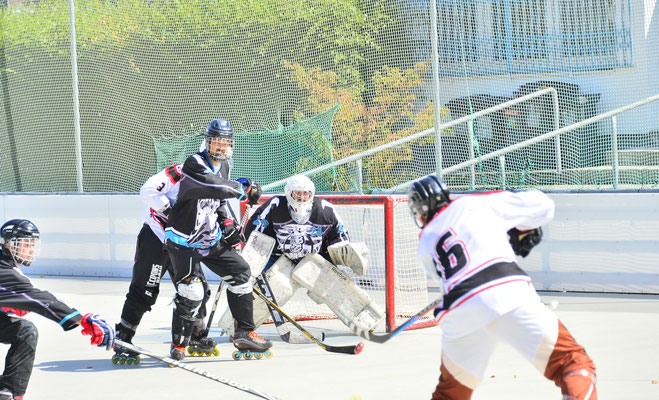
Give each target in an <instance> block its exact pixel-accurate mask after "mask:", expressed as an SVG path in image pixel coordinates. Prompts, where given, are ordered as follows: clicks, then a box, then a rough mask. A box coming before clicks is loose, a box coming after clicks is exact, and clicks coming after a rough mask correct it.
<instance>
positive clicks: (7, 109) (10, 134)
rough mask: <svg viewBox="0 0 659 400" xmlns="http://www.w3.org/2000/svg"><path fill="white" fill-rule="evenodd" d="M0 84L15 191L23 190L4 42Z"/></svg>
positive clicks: (0, 1) (1, 4)
mask: <svg viewBox="0 0 659 400" xmlns="http://www.w3.org/2000/svg"><path fill="white" fill-rule="evenodd" d="M7 7H9V5H8V4H7V0H0V8H7ZM0 86H2V104H3V111H4V114H5V125H6V126H7V138H8V139H9V154H8V156H9V158H10V159H11V166H12V168H11V169H12V173H13V174H14V182H15V183H16V188H15V189H14V190H16V191H17V192H22V191H23V184H22V182H21V172H20V169H19V167H18V149H17V148H16V138H15V136H14V118H13V116H12V111H11V97H10V96H9V78H8V77H7V57H6V56H5V42H4V41H3V42H2V43H0Z"/></svg>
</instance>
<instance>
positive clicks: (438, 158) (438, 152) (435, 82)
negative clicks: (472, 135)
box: [430, 0, 442, 176]
mask: <svg viewBox="0 0 659 400" xmlns="http://www.w3.org/2000/svg"><path fill="white" fill-rule="evenodd" d="M430 3H431V6H430V30H431V32H430V44H431V46H432V54H431V58H432V94H433V110H434V126H435V173H437V175H438V176H441V171H442V136H441V130H439V126H440V125H441V124H442V118H441V107H440V101H439V58H438V55H437V52H438V50H437V0H430Z"/></svg>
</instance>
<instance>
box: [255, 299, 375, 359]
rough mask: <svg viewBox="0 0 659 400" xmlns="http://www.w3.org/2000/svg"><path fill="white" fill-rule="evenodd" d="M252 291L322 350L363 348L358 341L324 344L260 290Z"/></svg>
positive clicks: (353, 350) (352, 351)
mask: <svg viewBox="0 0 659 400" xmlns="http://www.w3.org/2000/svg"><path fill="white" fill-rule="evenodd" d="M254 293H256V295H257V296H259V297H260V298H262V299H263V301H265V302H266V303H267V304H268V305H270V306H271V307H272V308H274V309H275V310H277V311H278V312H279V314H281V315H282V316H283V317H284V318H286V319H287V320H289V321H290V322H291V323H292V324H293V325H295V327H296V328H297V329H299V330H300V332H302V333H304V334H305V336H307V337H308V338H309V339H311V340H312V341H313V342H314V343H316V344H317V345H318V346H320V347H321V348H322V349H323V350H325V351H329V352H330V353H343V354H359V353H360V352H361V351H362V349H363V348H364V342H359V343H357V344H356V345H351V346H330V345H329V344H325V343H323V342H321V341H320V340H318V339H316V338H315V337H314V336H313V335H312V334H311V333H309V332H308V331H307V330H306V329H304V328H303V327H302V326H300V324H298V323H297V322H296V321H295V320H294V319H293V318H292V317H291V316H289V315H288V314H286V313H285V312H284V310H282V309H281V308H279V306H278V305H276V304H275V303H273V302H272V301H270V299H268V298H267V297H266V296H265V295H264V294H263V293H261V291H260V290H259V289H257V288H254Z"/></svg>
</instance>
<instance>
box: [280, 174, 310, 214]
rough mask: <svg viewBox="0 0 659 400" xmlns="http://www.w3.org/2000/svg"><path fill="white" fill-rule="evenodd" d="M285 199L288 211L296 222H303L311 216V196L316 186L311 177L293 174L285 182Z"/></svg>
mask: <svg viewBox="0 0 659 400" xmlns="http://www.w3.org/2000/svg"><path fill="white" fill-rule="evenodd" d="M284 191H285V192H286V201H288V212H289V213H290V214H291V217H292V218H293V220H294V221H295V222H297V223H298V224H304V223H305V222H307V221H308V220H309V217H310V216H311V208H312V206H313V196H314V194H315V193H316V186H315V185H314V184H313V182H312V181H311V179H309V178H307V177H306V176H304V175H295V176H294V177H292V178H291V179H289V180H288V183H286V188H285V189H284Z"/></svg>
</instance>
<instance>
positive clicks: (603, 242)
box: [0, 193, 659, 293]
mask: <svg viewBox="0 0 659 400" xmlns="http://www.w3.org/2000/svg"><path fill="white" fill-rule="evenodd" d="M550 197H551V198H552V199H554V201H555V202H556V215H555V218H554V220H553V221H552V222H550V223H549V224H548V225H547V226H545V227H544V232H545V235H544V240H543V242H542V243H541V244H540V245H539V246H538V247H537V248H536V249H534V251H533V252H532V253H531V254H530V255H529V257H527V258H526V259H520V265H522V267H523V268H524V269H525V270H526V271H527V272H528V273H529V274H530V275H531V277H532V278H533V280H534V282H535V284H536V287H537V288H538V289H545V290H574V291H609V292H639V293H642V292H643V293H650V292H651V293H659V193H591V194H576V193H554V194H550ZM143 209H144V205H143V203H142V202H141V201H140V200H139V198H138V197H137V195H124V194H115V195H100V194H72V195H57V194H51V195H48V194H45V195H14V194H2V195H0V221H2V222H4V221H6V220H8V219H11V218H27V219H30V220H32V221H33V222H34V223H35V224H36V225H37V227H38V228H39V230H40V231H41V233H42V237H43V240H42V252H41V257H40V258H39V260H37V262H35V264H34V265H33V266H31V267H29V268H28V269H27V270H26V272H27V273H28V274H30V275H40V274H44V275H45V274H48V275H77V276H101V277H129V276H130V275H131V269H132V260H133V255H134V251H135V239H136V237H137V233H138V231H139V229H140V228H141V225H142V217H141V214H142V211H143ZM349 229H350V228H349ZM415 234H416V233H415ZM371 250H372V252H375V251H377V250H376V249H371Z"/></svg>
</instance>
